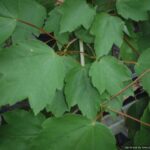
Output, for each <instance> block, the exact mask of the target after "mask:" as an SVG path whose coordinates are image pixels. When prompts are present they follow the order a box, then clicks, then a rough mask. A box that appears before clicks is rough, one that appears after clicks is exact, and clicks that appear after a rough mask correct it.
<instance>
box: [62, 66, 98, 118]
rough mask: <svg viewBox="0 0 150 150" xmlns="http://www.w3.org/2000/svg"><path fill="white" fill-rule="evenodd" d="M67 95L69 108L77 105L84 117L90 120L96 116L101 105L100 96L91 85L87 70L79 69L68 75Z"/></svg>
mask: <svg viewBox="0 0 150 150" xmlns="http://www.w3.org/2000/svg"><path fill="white" fill-rule="evenodd" d="M65 95H66V101H67V103H68V105H69V107H71V106H74V105H76V104H77V105H78V106H79V108H80V110H81V111H82V113H83V115H85V116H87V117H88V118H93V117H95V116H96V114H97V111H98V110H99V105H100V95H99V93H98V91H97V90H96V89H95V88H94V87H93V86H92V84H91V81H90V78H89V76H88V69H87V68H84V67H77V68H74V69H73V70H71V71H70V72H69V73H68V75H67V76H66V86H65Z"/></svg>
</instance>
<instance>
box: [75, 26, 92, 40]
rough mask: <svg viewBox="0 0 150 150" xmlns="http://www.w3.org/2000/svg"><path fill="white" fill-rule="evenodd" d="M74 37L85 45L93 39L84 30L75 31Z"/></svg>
mask: <svg viewBox="0 0 150 150" xmlns="http://www.w3.org/2000/svg"><path fill="white" fill-rule="evenodd" d="M75 35H76V37H77V38H78V39H80V40H82V41H84V42H85V43H93V42H94V37H93V36H92V35H91V34H90V33H89V31H88V30H85V29H84V28H80V29H78V30H77V31H75Z"/></svg>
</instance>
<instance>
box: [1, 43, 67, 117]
mask: <svg viewBox="0 0 150 150" xmlns="http://www.w3.org/2000/svg"><path fill="white" fill-rule="evenodd" d="M0 73H1V74H2V75H3V76H2V77H1V78H0V105H5V104H14V103H16V102H17V101H20V100H23V99H25V98H29V102H30V105H31V107H32V109H33V111H34V113H35V114H37V113H38V112H39V111H40V110H42V109H43V108H44V107H45V106H46V105H47V104H50V103H51V101H52V100H53V97H54V95H55V91H56V89H62V87H63V80H64V77H65V68H64V63H63V60H62V59H61V58H60V57H59V56H57V55H56V54H55V53H54V52H53V50H52V49H51V48H49V47H48V46H47V45H45V44H43V43H42V42H39V41H30V42H22V43H19V44H18V45H16V46H13V47H10V48H8V49H4V50H3V51H1V52H0Z"/></svg>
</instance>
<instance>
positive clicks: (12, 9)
mask: <svg viewBox="0 0 150 150" xmlns="http://www.w3.org/2000/svg"><path fill="white" fill-rule="evenodd" d="M33 6H34V7H33ZM39 12H40V13H39ZM45 18H46V10H45V8H44V7H42V6H41V5H40V4H38V3H37V2H35V1H34V0H24V1H22V0H13V1H12V0H1V1H0V43H3V42H4V41H5V40H6V39H7V38H8V37H9V36H11V35H12V34H13V36H12V37H13V40H14V42H17V41H20V40H22V39H31V38H33V37H34V36H33V35H32V34H33V33H34V34H35V35H38V34H39V33H40V32H39V31H38V30H37V29H34V28H33V27H30V26H28V25H26V24H23V23H20V22H18V21H17V19H21V20H24V21H27V22H29V23H31V24H35V25H36V26H38V27H41V26H42V25H43V23H44V19H45Z"/></svg>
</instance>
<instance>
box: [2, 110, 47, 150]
mask: <svg viewBox="0 0 150 150" xmlns="http://www.w3.org/2000/svg"><path fill="white" fill-rule="evenodd" d="M3 117H4V119H5V121H6V122H7V124H5V125H2V126H0V137H1V140H0V149H1V150H10V149H11V150H27V149H29V145H28V144H27V143H29V141H31V140H32V139H33V138H35V136H37V134H38V133H39V132H40V131H41V130H42V125H41V124H42V123H43V121H44V120H45V118H44V116H43V115H41V114H40V115H38V116H36V117H35V116H34V115H33V114H32V113H29V112H26V111H23V110H16V111H12V112H8V113H6V114H4V115H3Z"/></svg>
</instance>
